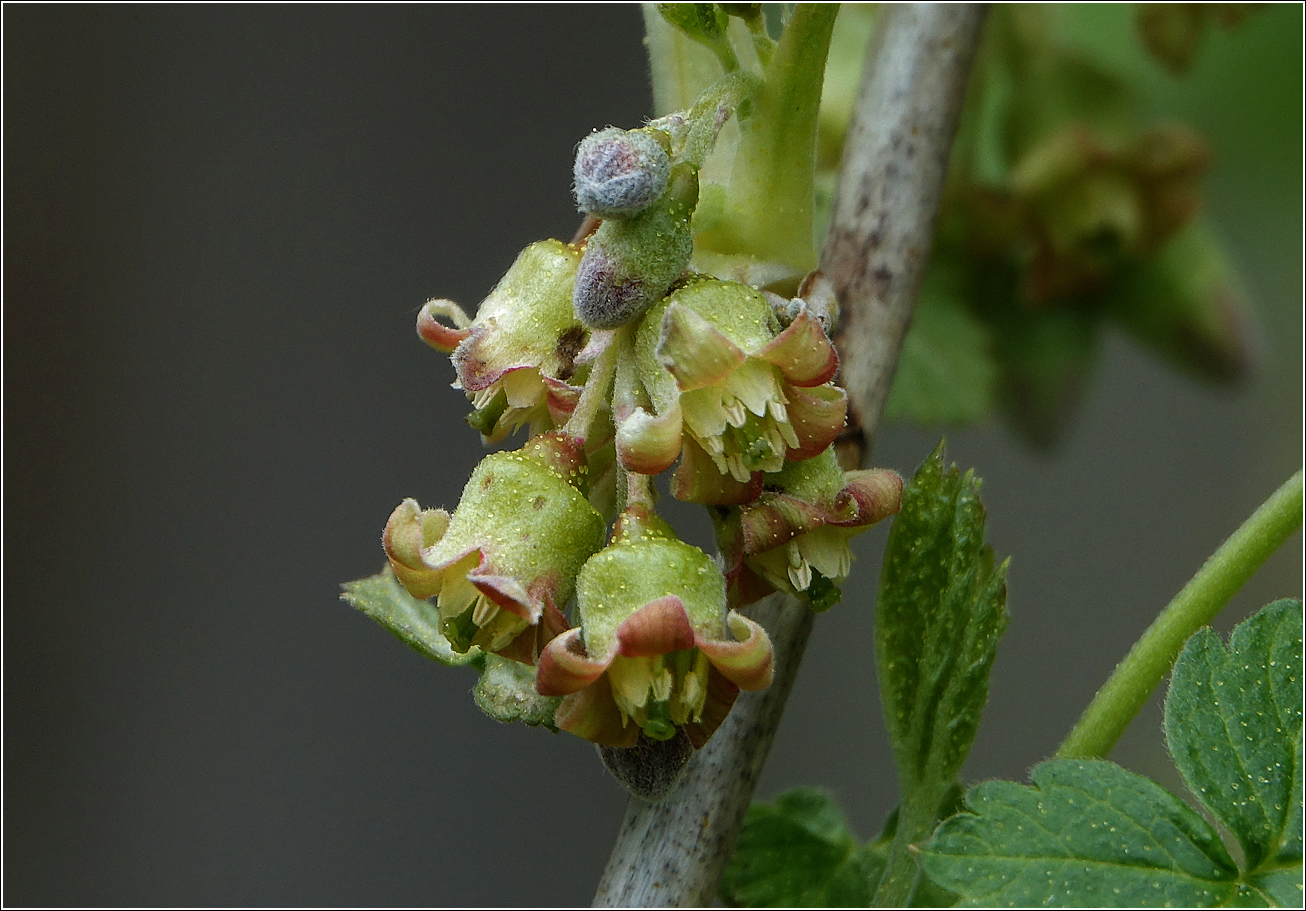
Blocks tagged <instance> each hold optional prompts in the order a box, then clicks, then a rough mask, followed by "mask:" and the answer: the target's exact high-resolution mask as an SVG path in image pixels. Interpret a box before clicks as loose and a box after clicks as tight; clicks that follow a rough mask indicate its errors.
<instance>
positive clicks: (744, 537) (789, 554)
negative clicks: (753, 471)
mask: <svg viewBox="0 0 1306 911" xmlns="http://www.w3.org/2000/svg"><path fill="white" fill-rule="evenodd" d="M767 481H768V484H767V489H766V490H764V491H763V493H762V494H761V495H760V496H758V497H757V499H756V500H754V501H753V502H750V503H746V504H744V505H742V506H739V507H738V508H737V509H735V510H731V511H730V512H729V513H725V514H724V515H722V514H718V521H717V535H718V541H719V544H720V546H721V550H722V554H723V555H724V556H725V558H726V561H727V571H726V578H727V580H728V581H729V584H730V593H731V603H732V604H736V605H742V604H749V603H751V602H753V601H756V600H758V599H759V598H762V597H764V596H766V595H768V594H770V593H771V592H772V591H775V590H779V591H784V592H788V593H790V594H795V595H800V596H805V597H807V598H808V600H809V602H810V603H811V604H812V606H813V607H814V608H816V609H822V610H823V609H825V608H827V607H829V606H831V605H832V604H834V603H835V602H836V601H837V600H838V585H839V583H841V582H842V581H843V580H844V579H845V578H846V577H847V575H848V571H849V569H850V568H851V565H852V551H851V549H850V548H849V542H850V541H851V539H852V538H853V536H855V535H857V534H859V533H861V532H863V531H865V530H866V529H867V528H870V527H871V526H872V525H874V524H875V523H877V522H879V521H881V520H883V519H885V518H887V517H888V516H890V515H893V514H894V513H896V512H897V511H898V509H899V508H900V506H901V504H902V477H901V476H899V475H898V474H897V473H896V472H893V471H889V470H887V469H882V468H877V469H869V470H865V471H850V472H844V471H842V470H840V468H839V466H838V464H837V462H836V461H835V457H834V453H833V452H827V453H825V454H822V455H821V456H819V457H817V458H813V459H811V460H808V461H805V462H795V463H790V464H789V465H787V466H785V470H784V471H783V472H780V473H779V474H777V475H771V476H768V478H767Z"/></svg>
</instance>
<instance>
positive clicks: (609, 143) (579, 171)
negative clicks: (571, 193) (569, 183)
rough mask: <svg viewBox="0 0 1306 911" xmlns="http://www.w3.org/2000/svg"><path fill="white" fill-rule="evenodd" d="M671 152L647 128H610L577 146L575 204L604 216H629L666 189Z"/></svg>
mask: <svg viewBox="0 0 1306 911" xmlns="http://www.w3.org/2000/svg"><path fill="white" fill-rule="evenodd" d="M670 173H671V156H670V155H668V154H667V150H666V149H665V148H664V147H663V144H662V143H660V142H659V141H658V140H657V138H655V137H654V136H653V135H652V134H651V133H649V132H648V131H647V130H629V131H627V130H620V129H617V128H616V127H608V128H607V129H606V130H599V131H598V132H596V133H591V134H590V135H588V136H586V137H585V138H584V139H583V140H581V143H580V147H579V148H578V149H577V150H576V166H575V168H574V176H575V178H576V204H577V205H578V206H579V207H580V210H581V211H582V212H588V213H589V214H590V215H597V216H598V217H599V218H629V217H631V216H633V215H637V214H639V213H640V212H642V211H644V210H645V209H647V208H648V207H649V206H650V205H651V204H652V203H653V202H654V200H656V199H657V198H658V197H659V196H661V195H662V193H663V192H664V191H665V190H666V188H667V178H668V176H669V175H670Z"/></svg>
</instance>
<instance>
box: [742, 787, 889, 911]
mask: <svg viewBox="0 0 1306 911" xmlns="http://www.w3.org/2000/svg"><path fill="white" fill-rule="evenodd" d="M883 869H884V857H883V853H882V851H875V850H874V849H873V847H872V846H869V845H868V846H864V847H859V846H858V845H857V842H856V839H854V838H853V836H852V833H851V832H849V831H848V824H847V823H846V822H845V821H844V818H843V814H842V813H841V812H840V811H839V808H838V806H837V805H836V804H835V802H834V800H833V799H832V798H831V797H830V796H829V795H827V794H825V793H823V792H822V791H819V790H817V789H814V788H800V789H797V790H794V791H789V792H787V793H785V794H781V795H780V796H779V797H777V798H776V800H775V803H774V804H763V803H755V804H753V805H752V806H750V807H749V808H748V814H747V815H746V816H745V817H744V825H743V828H742V829H740V831H739V842H738V846H737V847H736V849H735V856H734V857H732V858H731V860H730V864H729V865H728V866H727V867H726V869H725V872H724V873H723V874H722V876H721V885H720V891H721V897H722V899H723V900H724V901H726V902H727V903H729V904H732V905H745V906H749V907H755V908H777V907H800V908H819V907H853V906H860V907H866V906H867V905H869V904H870V902H871V894H872V891H873V889H874V884H875V881H876V880H878V879H879V876H880V872H881V871H882V870H883Z"/></svg>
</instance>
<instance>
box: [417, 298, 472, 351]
mask: <svg viewBox="0 0 1306 911" xmlns="http://www.w3.org/2000/svg"><path fill="white" fill-rule="evenodd" d="M440 317H444V318H445V319H447V320H449V321H450V322H452V323H453V325H452V326H447V325H445V324H444V323H442V322H440V319H439V318H440ZM471 324H472V321H471V319H470V318H469V317H468V316H467V314H466V313H465V312H464V311H463V308H462V307H459V306H458V305H457V304H455V303H454V302H453V301H451V300H444V299H442V298H432V299H431V300H429V301H427V302H426V303H425V304H424V305H422V309H421V310H420V311H419V312H418V314H417V336H418V338H420V339H421V340H422V341H424V342H426V344H428V345H430V346H431V347H432V348H434V349H435V350H436V351H441V352H443V353H445V354H452V353H453V351H454V349H455V348H457V347H458V346H459V345H460V344H462V342H463V339H465V338H467V335H468V333H469V332H470V328H469V327H470V326H471Z"/></svg>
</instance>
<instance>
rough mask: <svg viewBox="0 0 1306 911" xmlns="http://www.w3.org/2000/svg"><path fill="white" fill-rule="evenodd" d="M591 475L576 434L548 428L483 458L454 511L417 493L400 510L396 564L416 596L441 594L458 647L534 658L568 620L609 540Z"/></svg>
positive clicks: (389, 538) (390, 537) (389, 542)
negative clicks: (592, 561) (587, 566)
mask: <svg viewBox="0 0 1306 911" xmlns="http://www.w3.org/2000/svg"><path fill="white" fill-rule="evenodd" d="M585 479H586V468H585V460H584V455H583V453H582V450H581V448H580V445H579V443H578V441H576V440H574V439H573V438H571V437H567V436H565V435H563V434H560V433H555V434H544V435H541V436H537V437H533V438H532V439H531V440H530V441H528V442H527V444H526V446H524V447H523V448H522V449H520V450H518V451H516V452H499V453H495V454H493V455H490V456H487V457H486V458H485V459H484V460H482V462H481V464H480V465H478V466H477V467H476V470H475V471H473V472H472V476H471V478H470V479H469V480H468V482H467V486H466V487H465V488H464V489H463V496H462V500H461V501H460V502H459V504H458V508H457V509H456V510H455V511H454V513H453V515H452V516H450V515H449V514H448V513H447V512H445V511H444V510H442V509H428V510H422V509H421V507H419V506H418V505H417V503H416V502H415V501H414V500H411V499H410V500H405V501H404V502H403V503H401V504H400V505H399V506H398V508H396V509H395V511H394V513H393V514H392V515H391V516H390V521H389V522H388V523H386V529H385V535H384V538H383V542H384V544H385V551H386V555H387V556H388V557H389V558H390V565H391V566H392V567H394V571H395V575H396V576H397V577H398V578H399V581H400V582H402V583H403V585H404V587H405V588H406V589H408V591H409V593H410V594H412V595H413V597H415V598H431V597H435V598H437V608H438V610H439V615H440V632H441V633H443V634H444V635H445V637H446V638H448V640H449V642H450V644H451V645H452V646H453V649H454V650H455V651H457V652H461V653H465V652H467V650H468V649H470V648H471V647H472V646H477V647H479V648H481V649H483V650H484V651H488V652H497V653H499V654H502V655H504V656H505V657H509V658H513V659H515V660H518V661H522V662H524V663H527V664H531V663H534V658H535V655H536V654H537V653H538V650H539V648H541V647H542V646H543V644H544V642H545V641H547V640H548V639H550V638H552V636H554V635H556V634H557V633H558V632H560V631H561V630H563V629H565V628H566V627H567V623H566V620H565V619H564V618H563V617H562V614H561V613H560V612H559V610H558V608H559V607H560V606H562V605H565V604H566V602H567V599H568V598H570V597H571V591H572V587H573V585H574V584H575V578H576V574H577V572H578V571H579V570H580V567H581V566H582V564H584V562H585V561H586V560H587V559H589V557H590V555H591V554H593V553H594V552H595V551H596V550H598V549H599V547H600V546H601V545H602V543H603V529H604V523H603V520H602V519H601V518H600V517H599V515H598V513H596V512H595V511H594V509H593V508H592V507H591V506H590V504H589V501H588V500H587V499H586V496H585V494H586V489H585V488H586V484H585ZM532 627H536V629H534V630H532V629H531V628H532Z"/></svg>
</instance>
